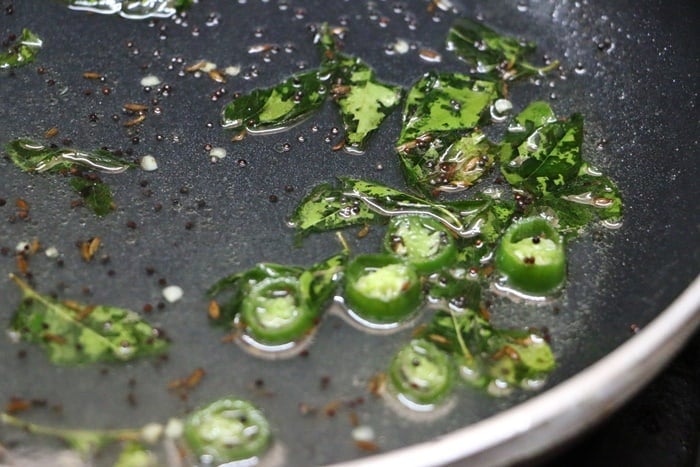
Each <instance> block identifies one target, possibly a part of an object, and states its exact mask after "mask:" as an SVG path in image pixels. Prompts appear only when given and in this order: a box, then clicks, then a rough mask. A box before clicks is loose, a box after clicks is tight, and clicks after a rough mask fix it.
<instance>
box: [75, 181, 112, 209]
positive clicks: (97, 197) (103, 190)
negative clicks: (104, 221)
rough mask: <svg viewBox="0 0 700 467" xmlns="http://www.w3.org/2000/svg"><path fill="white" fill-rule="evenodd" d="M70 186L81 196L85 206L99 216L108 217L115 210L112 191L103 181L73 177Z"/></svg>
mask: <svg viewBox="0 0 700 467" xmlns="http://www.w3.org/2000/svg"><path fill="white" fill-rule="evenodd" d="M70 186H71V187H72V188H73V189H74V190H75V191H77V192H78V194H80V196H81V197H82V198H83V201H84V202H85V204H86V205H87V206H88V207H89V208H90V209H92V211H93V212H94V213H95V214H97V215H98V216H106V215H107V214H109V213H110V212H112V211H113V210H114V201H113V199H112V190H110V189H109V186H108V185H107V184H105V183H103V182H102V181H100V180H97V179H95V180H91V179H87V178H83V177H73V178H72V179H71V181H70Z"/></svg>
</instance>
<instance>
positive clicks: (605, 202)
mask: <svg viewBox="0 0 700 467" xmlns="http://www.w3.org/2000/svg"><path fill="white" fill-rule="evenodd" d="M587 167H588V166H587V165H586V164H584V166H583V167H582V171H581V173H580V174H579V175H578V176H577V177H576V178H575V179H574V180H573V181H571V182H570V183H567V184H566V185H565V186H563V187H561V188H560V189H558V190H556V191H555V192H554V193H551V194H548V195H546V196H543V197H542V198H541V199H539V200H537V201H535V203H533V205H532V207H531V210H532V212H538V213H541V214H544V215H545V216H547V217H552V218H553V220H554V222H555V224H556V226H557V230H559V231H560V232H561V233H562V234H564V235H566V236H569V237H572V236H576V235H577V234H579V233H580V231H581V230H582V229H583V228H584V227H586V226H587V225H589V224H590V223H591V222H593V221H596V220H598V221H606V222H608V223H611V224H616V223H618V222H619V221H620V220H621V218H622V198H621V196H620V191H619V189H618V188H617V186H616V185H615V183H614V182H613V181H612V180H611V179H610V178H609V177H606V176H604V175H600V174H597V173H595V175H592V174H591V172H590V171H588V169H587Z"/></svg>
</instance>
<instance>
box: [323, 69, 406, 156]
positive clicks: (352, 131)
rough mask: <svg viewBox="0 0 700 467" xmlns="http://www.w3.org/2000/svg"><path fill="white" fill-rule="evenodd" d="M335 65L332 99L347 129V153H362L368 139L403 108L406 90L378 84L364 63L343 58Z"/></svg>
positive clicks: (332, 70)
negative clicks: (391, 114)
mask: <svg viewBox="0 0 700 467" xmlns="http://www.w3.org/2000/svg"><path fill="white" fill-rule="evenodd" d="M334 63H335V64H334V66H332V67H331V66H329V65H328V64H326V68H329V69H330V70H331V72H332V74H333V83H334V84H333V87H332V88H331V92H332V96H333V98H334V100H335V102H336V103H337V104H338V107H339V109H340V113H341V116H342V119H343V126H344V127H345V148H344V149H345V150H346V151H348V152H351V153H361V152H363V151H364V149H365V145H366V143H367V139H368V138H369V136H370V134H371V133H373V132H374V131H375V130H376V129H377V128H379V126H380V125H381V124H382V122H383V121H384V119H385V118H386V117H387V115H389V113H390V112H391V111H392V110H393V109H394V108H395V107H396V106H398V105H399V103H400V101H401V95H402V89H401V87H399V86H391V85H388V84H384V83H381V82H379V81H377V80H376V79H375V77H374V72H373V71H372V69H371V68H370V67H369V66H368V65H367V64H366V63H364V62H363V61H362V60H360V59H357V58H353V57H348V56H340V57H336V58H335V60H334Z"/></svg>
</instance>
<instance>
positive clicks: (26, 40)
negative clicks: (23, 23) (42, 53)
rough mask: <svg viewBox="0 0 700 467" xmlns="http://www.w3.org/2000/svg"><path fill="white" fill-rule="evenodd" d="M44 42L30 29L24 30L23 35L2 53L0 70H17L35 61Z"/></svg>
mask: <svg viewBox="0 0 700 467" xmlns="http://www.w3.org/2000/svg"><path fill="white" fill-rule="evenodd" d="M42 45H43V41H42V40H41V39H40V38H39V36H37V35H36V34H34V33H33V32H31V31H30V30H29V29H22V35H20V36H19V38H18V39H17V40H16V41H15V43H14V44H12V45H10V47H9V48H8V49H7V50H6V51H5V52H3V53H0V70H4V69H7V68H16V67H20V66H23V65H26V64H28V63H31V62H33V61H34V58H35V57H36V54H37V53H39V50H40V49H41V47H42Z"/></svg>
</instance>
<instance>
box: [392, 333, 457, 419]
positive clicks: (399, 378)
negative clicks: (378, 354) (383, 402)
mask: <svg viewBox="0 0 700 467" xmlns="http://www.w3.org/2000/svg"><path fill="white" fill-rule="evenodd" d="M389 378H390V381H391V384H392V385H393V387H394V389H395V390H396V391H397V393H398V395H399V396H400V398H404V399H407V400H408V401H409V402H412V403H414V404H419V405H429V404H436V403H438V402H440V401H441V400H443V399H444V398H445V397H446V396H447V395H448V394H449V392H450V389H451V388H452V383H453V381H454V368H453V365H452V360H451V359H450V357H449V356H448V354H447V353H446V352H443V351H442V350H440V349H439V348H438V347H437V346H435V344H433V343H432V342H429V341H427V340H425V339H414V340H412V341H411V342H409V343H408V345H406V346H405V347H403V348H402V349H401V350H399V352H398V353H397V354H396V356H395V357H394V360H393V361H392V362H391V365H390V367H389Z"/></svg>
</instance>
